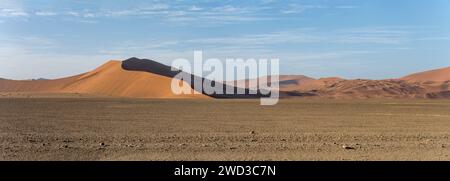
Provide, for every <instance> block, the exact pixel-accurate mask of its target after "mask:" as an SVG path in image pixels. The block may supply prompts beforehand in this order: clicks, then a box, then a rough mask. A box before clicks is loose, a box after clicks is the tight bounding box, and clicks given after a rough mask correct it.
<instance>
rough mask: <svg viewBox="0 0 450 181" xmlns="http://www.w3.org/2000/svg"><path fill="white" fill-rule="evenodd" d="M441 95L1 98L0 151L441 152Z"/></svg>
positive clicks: (139, 155)
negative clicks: (262, 101)
mask: <svg viewBox="0 0 450 181" xmlns="http://www.w3.org/2000/svg"><path fill="white" fill-rule="evenodd" d="M449 110H450V101H449V100H421V99H412V100H396V99H391V100H329V99H290V100H287V99H285V100H281V102H280V103H279V104H278V105H276V106H260V105H259V101H258V100H212V99H198V100H192V99H189V100H186V99H126V98H92V97H91V98H76V97H75V98H72V97H66V98H64V96H62V97H60V98H1V99H0V135H1V136H0V153H1V154H0V160H449V159H450V132H449V130H450V112H449Z"/></svg>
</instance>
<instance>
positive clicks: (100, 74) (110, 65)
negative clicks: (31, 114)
mask: <svg viewBox="0 0 450 181" xmlns="http://www.w3.org/2000/svg"><path fill="white" fill-rule="evenodd" d="M171 81H172V79H171V78H168V77H165V76H161V75H157V74H151V73H148V72H138V71H127V70H124V69H122V67H121V62H120V61H109V62H107V63H106V64H104V65H102V66H100V67H99V68H97V69H95V70H94V71H91V72H88V73H85V74H81V75H77V76H73V77H69V78H63V79H56V80H30V81H28V80H27V81H16V80H0V91H1V92H48V93H82V94H94V95H107V96H118V97H139V98H208V96H206V95H203V94H191V95H175V94H173V93H172V91H171V87H170V85H171ZM192 91H194V90H192Z"/></svg>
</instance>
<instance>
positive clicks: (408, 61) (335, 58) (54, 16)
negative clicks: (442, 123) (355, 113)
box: [0, 0, 450, 79]
mask: <svg viewBox="0 0 450 181" xmlns="http://www.w3.org/2000/svg"><path fill="white" fill-rule="evenodd" d="M194 50H202V51H203V53H204V58H205V59H207V58H218V59H221V60H225V59H226V58H279V59H280V72H281V73H282V74H303V75H307V76H311V77H315V78H320V77H329V76H339V77H343V78H349V79H353V78H367V79H385V78H396V77H401V76H404V75H407V74H410V73H414V72H419V71H423V70H430V69H435V68H441V67H448V66H450V1H448V0H432V1H430V0H395V1H394V0H279V1H277V0H245V1H242V0H236V1H234V0H222V1H214V0H200V1H188V0H172V1H169V0H166V1H162V0H146V1H143V0H141V1H139V0H134V1H133V0H115V1H110V0H96V1H92V0H0V77H1V78H8V79H33V78H60V77H64V76H70V75H75V74H79V73H83V72H87V71H90V70H92V69H94V68H96V67H98V66H99V65H101V64H103V63H105V62H106V61H108V60H123V59H126V58H130V57H138V58H147V59H152V60H156V61H158V62H161V63H164V64H167V65H170V64H171V62H172V61H173V60H175V59H177V58H186V59H192V58H193V54H194V53H193V51H194Z"/></svg>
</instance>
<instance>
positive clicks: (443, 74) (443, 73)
mask: <svg viewBox="0 0 450 181" xmlns="http://www.w3.org/2000/svg"><path fill="white" fill-rule="evenodd" d="M400 79H401V80H405V81H408V82H430V81H433V82H446V81H449V80H450V67H447V68H442V69H436V70H430V71H425V72H420V73H415V74H411V75H408V76H405V77H402V78H400Z"/></svg>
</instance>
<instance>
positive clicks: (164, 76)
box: [0, 58, 450, 99]
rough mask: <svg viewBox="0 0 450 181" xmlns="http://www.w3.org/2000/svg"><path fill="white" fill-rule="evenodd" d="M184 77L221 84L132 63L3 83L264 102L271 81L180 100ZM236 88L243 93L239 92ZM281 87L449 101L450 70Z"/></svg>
mask: <svg viewBox="0 0 450 181" xmlns="http://www.w3.org/2000/svg"><path fill="white" fill-rule="evenodd" d="M179 73H182V74H185V75H186V76H190V77H191V79H192V80H196V79H197V80H202V81H206V82H208V83H210V84H212V85H214V84H222V82H214V81H211V80H208V79H204V78H202V77H197V76H194V75H190V74H188V73H185V72H181V71H171V67H169V66H166V65H164V64H161V63H158V62H155V61H152V60H147V59H138V58H130V59H127V60H124V61H122V62H121V61H109V62H107V63H106V64H104V65H102V66H100V67H98V68H97V69H95V70H93V71H90V72H87V73H84V74H80V75H76V76H72V77H67V78H61V79H54V80H46V79H39V80H8V79H1V78H0V92H15V93H17V92H26V93H78V94H91V95H101V96H112V97H133V98H259V97H262V96H263V95H261V94H259V92H258V94H256V95H252V94H249V90H248V89H246V88H248V87H250V88H255V85H258V82H257V81H258V80H259V81H260V82H259V84H265V83H266V82H264V81H263V80H266V79H269V81H271V80H270V77H269V78H265V79H263V78H259V79H251V80H238V81H233V82H225V83H223V84H224V85H225V86H224V87H227V86H228V88H230V87H231V88H233V89H234V90H237V89H241V90H242V91H245V93H246V94H244V95H238V94H232V95H221V94H213V95H206V94H205V92H203V90H196V89H195V87H194V86H193V83H192V82H184V83H188V84H189V85H190V87H191V91H192V92H195V93H196V94H181V95H176V94H174V93H173V92H172V91H171V87H170V86H171V81H172V78H173V77H174V76H175V75H177V74H179ZM233 83H237V84H236V85H237V87H241V88H236V87H234V85H233ZM278 83H279V85H280V96H281V97H283V98H294V97H311V98H313V97H318V98H332V99H353V98H357V99H367V98H450V88H449V87H450V86H449V85H450V67H447V68H443V69H437V70H431V71H426V72H421V73H415V74H411V75H408V76H405V77H402V78H398V79H386V80H366V79H353V80H346V79H342V78H338V77H330V78H320V79H314V78H311V77H307V76H303V75H280V76H279V82H278ZM240 85H244V86H246V87H245V88H244V87H242V86H240ZM225 89H226V88H224V89H223V90H225Z"/></svg>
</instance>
